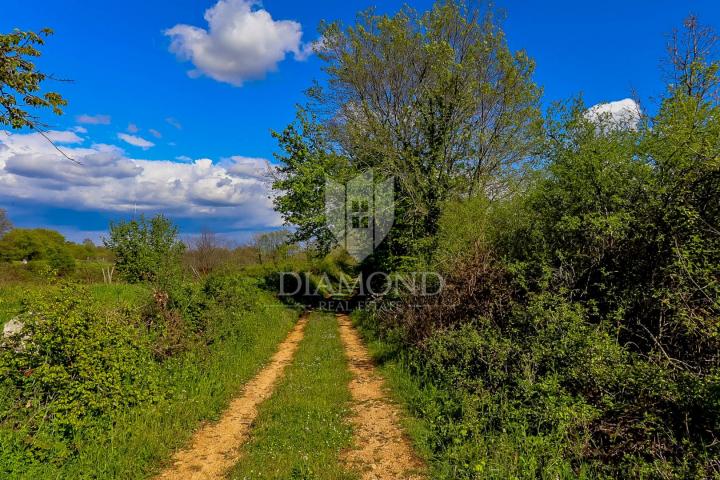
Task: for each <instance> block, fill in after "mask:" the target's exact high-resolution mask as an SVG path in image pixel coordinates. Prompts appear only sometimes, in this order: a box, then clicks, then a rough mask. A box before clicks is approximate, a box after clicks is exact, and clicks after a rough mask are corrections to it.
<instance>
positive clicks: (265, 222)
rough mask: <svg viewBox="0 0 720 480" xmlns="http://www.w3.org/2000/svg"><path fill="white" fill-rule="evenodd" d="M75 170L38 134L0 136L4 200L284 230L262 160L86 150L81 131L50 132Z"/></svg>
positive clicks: (110, 148)
mask: <svg viewBox="0 0 720 480" xmlns="http://www.w3.org/2000/svg"><path fill="white" fill-rule="evenodd" d="M48 133H49V134H51V138H53V139H54V141H56V142H58V143H64V144H66V145H69V146H63V151H65V152H66V153H67V154H68V155H70V156H71V157H72V158H74V159H76V160H77V161H79V162H80V164H75V163H73V162H71V161H69V160H67V159H66V158H64V157H63V156H62V155H60V154H59V153H58V152H57V150H55V148H54V147H53V146H52V145H51V144H50V143H49V142H48V141H47V140H45V139H44V138H42V136H40V135H39V134H37V133H31V134H11V133H9V132H3V131H0V201H2V200H3V199H12V200H13V202H14V203H16V204H18V205H21V204H23V203H25V204H40V205H48V206H55V205H62V206H64V207H65V208H72V209H75V210H83V211H98V212H115V213H126V212H128V213H129V212H133V211H136V210H137V211H138V212H163V213H166V214H168V215H172V216H173V217H176V218H189V219H202V218H212V219H213V220H214V221H218V220H219V221H221V222H222V224H223V225H226V226H227V229H228V230H233V229H244V228H258V229H265V228H270V227H275V226H278V225H279V224H280V223H281V221H280V218H279V216H278V215H277V213H276V212H275V211H274V210H273V206H272V200H270V199H269V198H268V197H269V195H270V189H269V185H268V182H267V181H266V180H265V179H263V178H261V177H260V176H258V175H257V171H256V170H254V169H253V166H255V167H256V168H261V166H262V165H264V164H265V163H266V162H265V160H263V159H248V158H246V157H240V156H237V157H231V158H227V159H224V160H222V161H221V162H220V163H219V164H214V163H213V162H212V161H211V160H210V159H207V158H204V159H199V160H195V161H192V160H191V159H188V161H187V163H178V162H176V161H165V160H162V161H151V160H142V159H134V158H130V157H128V156H127V155H126V154H125V152H124V151H123V150H122V149H121V148H119V147H117V146H113V145H104V144H96V145H92V146H91V147H89V148H86V147H82V146H81V145H82V142H83V140H84V139H83V138H81V137H79V136H78V135H77V134H76V133H75V132H72V131H67V132H61V131H53V132H48Z"/></svg>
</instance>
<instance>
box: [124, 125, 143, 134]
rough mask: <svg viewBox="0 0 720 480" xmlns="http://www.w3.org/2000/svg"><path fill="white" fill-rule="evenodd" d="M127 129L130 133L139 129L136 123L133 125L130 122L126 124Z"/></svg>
mask: <svg viewBox="0 0 720 480" xmlns="http://www.w3.org/2000/svg"><path fill="white" fill-rule="evenodd" d="M127 131H128V132H130V133H137V132H139V131H140V129H139V128H138V126H137V125H135V124H134V123H131V124H130V125H128V128H127Z"/></svg>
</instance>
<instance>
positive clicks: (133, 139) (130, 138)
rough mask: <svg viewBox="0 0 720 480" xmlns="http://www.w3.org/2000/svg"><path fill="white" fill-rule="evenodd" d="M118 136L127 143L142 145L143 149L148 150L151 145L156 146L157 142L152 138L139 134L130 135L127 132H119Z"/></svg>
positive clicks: (136, 145)
mask: <svg viewBox="0 0 720 480" xmlns="http://www.w3.org/2000/svg"><path fill="white" fill-rule="evenodd" d="M118 138H119V139H120V140H122V141H123V142H125V143H129V144H130V145H133V146H135V147H140V148H142V149H143V150H147V149H148V148H150V147H154V146H155V144H154V143H153V142H151V141H150V140H145V139H144V138H142V137H138V136H137V135H128V134H127V133H118Z"/></svg>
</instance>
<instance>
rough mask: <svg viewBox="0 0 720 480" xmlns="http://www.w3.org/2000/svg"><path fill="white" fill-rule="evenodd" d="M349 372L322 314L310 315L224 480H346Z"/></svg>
mask: <svg viewBox="0 0 720 480" xmlns="http://www.w3.org/2000/svg"><path fill="white" fill-rule="evenodd" d="M349 381H350V373H349V372H348V369H347V360H346V358H345V354H344V351H343V346H342V343H341V341H340V336H339V333H338V327H337V321H336V320H335V318H334V316H332V315H328V314H313V315H312V316H311V318H310V322H309V324H308V325H307V327H306V331H305V338H304V339H303V341H302V343H301V344H300V348H299V350H298V352H297V353H296V356H295V360H294V362H293V363H292V365H291V366H289V367H288V369H287V371H286V374H285V377H284V379H283V380H282V381H281V383H280V385H279V386H278V387H277V390H276V391H275V393H274V394H273V396H272V397H271V398H270V399H268V401H267V402H265V403H264V404H263V405H262V406H261V408H260V414H259V417H258V419H257V421H256V425H257V427H256V428H255V430H254V431H253V434H252V439H251V440H250V442H249V443H247V444H246V445H245V447H244V448H243V457H242V459H241V461H240V462H239V463H238V464H237V465H236V466H235V468H234V469H233V470H232V471H231V473H230V474H229V476H228V478H230V479H242V480H249V479H283V480H286V479H313V480H321V479H323V480H324V479H351V478H356V477H355V476H354V475H353V474H351V473H350V472H348V471H346V470H344V469H343V467H342V466H341V465H340V462H339V456H340V451H341V450H342V449H343V448H346V447H348V446H349V445H350V442H351V438H352V437H351V429H350V426H349V425H348V424H347V423H346V421H345V418H346V416H347V413H348V408H349V402H350V398H351V397H350V391H349V390H348V382H349Z"/></svg>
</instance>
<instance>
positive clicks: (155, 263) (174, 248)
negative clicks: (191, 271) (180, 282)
mask: <svg viewBox="0 0 720 480" xmlns="http://www.w3.org/2000/svg"><path fill="white" fill-rule="evenodd" d="M177 237H178V230H177V227H176V226H175V225H173V224H172V222H171V221H170V220H168V219H167V218H165V217H164V216H162V215H156V216H155V217H153V218H152V219H149V220H148V219H147V218H145V216H144V215H140V217H139V218H138V219H133V220H130V221H127V222H118V223H111V224H110V236H109V237H108V238H105V239H104V240H103V241H104V243H105V246H106V247H107V248H108V249H109V250H111V251H112V252H113V253H114V254H115V257H116V260H115V264H116V266H117V270H118V273H120V274H121V275H122V276H123V277H124V278H125V279H126V280H127V281H128V282H130V283H135V282H142V281H159V282H163V281H165V280H166V279H169V278H172V277H173V276H174V274H175V273H176V272H175V270H176V269H177V268H178V267H179V265H180V258H181V256H182V253H183V251H184V250H185V246H184V245H183V244H182V242H180V240H178V238H177Z"/></svg>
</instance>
